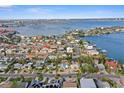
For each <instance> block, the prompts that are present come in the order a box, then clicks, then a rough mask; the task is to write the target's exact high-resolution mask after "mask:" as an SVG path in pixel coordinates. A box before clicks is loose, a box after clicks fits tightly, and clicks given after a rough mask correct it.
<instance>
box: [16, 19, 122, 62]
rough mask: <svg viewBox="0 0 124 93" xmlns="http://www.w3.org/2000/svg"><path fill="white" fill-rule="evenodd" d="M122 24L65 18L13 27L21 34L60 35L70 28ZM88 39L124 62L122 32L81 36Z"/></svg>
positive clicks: (120, 24)
mask: <svg viewBox="0 0 124 93" xmlns="http://www.w3.org/2000/svg"><path fill="white" fill-rule="evenodd" d="M101 26H103V27H108V26H124V21H96V20H65V21H63V22H57V23H54V22H53V23H49V24H48V23H42V24H38V25H34V24H31V25H27V26H24V27H17V28H14V29H15V30H17V31H18V32H20V33H21V34H22V35H27V36H35V35H53V34H54V35H61V34H64V33H65V31H69V30H72V29H76V28H78V29H90V28H95V27H101ZM82 39H86V40H89V41H91V42H93V43H95V44H96V45H97V47H99V48H102V49H105V50H107V55H108V56H109V57H110V58H114V59H117V60H119V61H121V63H124V33H114V34H110V35H103V36H94V37H86V38H82Z"/></svg>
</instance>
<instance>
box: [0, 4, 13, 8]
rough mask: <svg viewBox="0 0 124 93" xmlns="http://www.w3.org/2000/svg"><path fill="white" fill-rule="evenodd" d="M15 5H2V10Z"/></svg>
mask: <svg viewBox="0 0 124 93" xmlns="http://www.w3.org/2000/svg"><path fill="white" fill-rule="evenodd" d="M12 6H13V5H0V8H10V7H12Z"/></svg>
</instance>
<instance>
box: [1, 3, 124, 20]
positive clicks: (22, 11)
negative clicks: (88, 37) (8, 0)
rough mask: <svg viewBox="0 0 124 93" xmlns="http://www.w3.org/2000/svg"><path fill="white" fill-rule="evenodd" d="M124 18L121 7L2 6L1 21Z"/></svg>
mask: <svg viewBox="0 0 124 93" xmlns="http://www.w3.org/2000/svg"><path fill="white" fill-rule="evenodd" d="M122 17H123V18H124V6H121V5H113V6H112V5H104V6H103V5H80V6H79V5H8V6H1V5H0V19H85V18H122Z"/></svg>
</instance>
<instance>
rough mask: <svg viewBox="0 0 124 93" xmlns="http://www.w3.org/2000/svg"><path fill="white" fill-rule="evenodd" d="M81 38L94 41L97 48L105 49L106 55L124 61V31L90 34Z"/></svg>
mask: <svg viewBox="0 0 124 93" xmlns="http://www.w3.org/2000/svg"><path fill="white" fill-rule="evenodd" d="M82 39H85V40H88V41H90V42H91V43H95V44H96V46H97V47H98V48H102V49H105V50H107V55H108V57H110V58H114V59H116V60H119V61H120V62H121V63H124V33H114V34H109V35H102V36H91V37H85V38H82Z"/></svg>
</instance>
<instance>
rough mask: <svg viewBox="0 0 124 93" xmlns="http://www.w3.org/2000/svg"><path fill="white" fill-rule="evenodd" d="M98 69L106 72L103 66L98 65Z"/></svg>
mask: <svg viewBox="0 0 124 93" xmlns="http://www.w3.org/2000/svg"><path fill="white" fill-rule="evenodd" d="M97 67H98V69H99V70H100V71H102V70H105V66H104V65H103V64H97Z"/></svg>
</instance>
